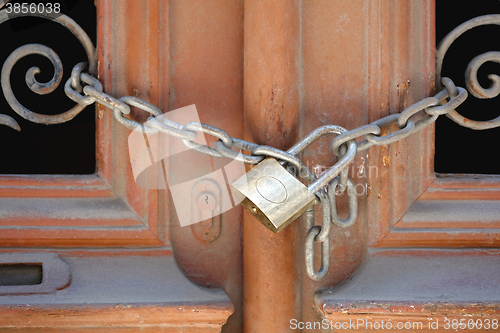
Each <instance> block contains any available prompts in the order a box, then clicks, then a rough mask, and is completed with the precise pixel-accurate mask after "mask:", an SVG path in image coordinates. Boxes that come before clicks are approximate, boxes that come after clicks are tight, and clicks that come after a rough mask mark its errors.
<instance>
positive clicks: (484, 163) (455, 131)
mask: <svg viewBox="0 0 500 333" xmlns="http://www.w3.org/2000/svg"><path fill="white" fill-rule="evenodd" d="M499 13H500V2H499V1H470V2H461V3H460V6H459V7H457V6H456V1H444V0H439V1H436V43H439V41H441V39H442V38H444V36H446V34H448V32H450V31H452V30H453V29H454V28H455V27H457V26H458V25H460V24H461V23H463V22H465V21H467V20H469V19H472V18H474V17H477V16H481V15H486V14H499ZM499 37H500V26H498V25H489V26H485V27H477V28H474V29H472V30H470V31H468V32H467V33H465V34H463V35H462V36H461V37H460V38H459V39H457V40H456V41H455V42H454V43H453V44H452V46H451V47H450V49H449V50H448V52H447V54H446V56H445V59H444V63H443V71H442V76H447V77H450V78H451V79H452V80H453V81H454V82H455V84H456V85H457V86H460V87H464V88H465V78H464V73H465V69H466V68H467V65H468V63H469V62H470V61H471V60H472V59H473V58H474V57H476V56H478V55H480V54H482V53H484V52H488V51H500V44H498V43H497V40H498V38H499ZM489 74H497V75H500V64H497V63H491V62H487V63H485V64H484V65H483V66H481V68H480V69H479V72H478V79H479V82H480V83H481V85H482V86H483V87H485V88H487V87H489V86H490V83H489V79H488V77H487V76H488V75H489ZM457 111H458V112H459V113H460V114H462V115H463V116H465V117H468V118H470V119H473V120H490V119H493V118H496V117H498V116H500V97H496V98H493V99H477V98H475V97H474V96H472V95H471V94H469V97H468V98H467V100H466V101H465V103H463V104H462V105H461V106H460V107H459V108H458V109H457ZM499 139H500V128H496V129H489V130H483V131H476V130H472V129H468V128H465V127H462V126H460V125H458V124H456V123H455V122H453V121H452V120H451V119H449V118H447V117H446V116H441V117H439V118H438V120H437V122H436V154H435V164H434V170H435V171H436V172H439V173H468V174H500V164H498V163H497V161H498V159H497V153H496V150H495V146H496V144H497V143H498V142H499V141H500V140H499Z"/></svg>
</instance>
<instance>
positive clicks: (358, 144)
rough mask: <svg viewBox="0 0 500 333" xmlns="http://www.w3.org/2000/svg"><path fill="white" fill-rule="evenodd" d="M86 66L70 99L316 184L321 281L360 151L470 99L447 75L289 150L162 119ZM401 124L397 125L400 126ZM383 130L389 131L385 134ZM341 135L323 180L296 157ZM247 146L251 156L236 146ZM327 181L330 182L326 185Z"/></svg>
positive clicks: (70, 85)
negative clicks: (387, 109)
mask: <svg viewBox="0 0 500 333" xmlns="http://www.w3.org/2000/svg"><path fill="white" fill-rule="evenodd" d="M84 68H85V65H84V64H82V63H80V64H77V65H76V66H75V68H74V69H73V72H72V75H71V78H70V79H69V80H68V82H66V85H65V92H66V94H67V95H68V97H69V98H71V99H72V100H74V101H75V102H76V103H78V104H79V105H89V104H92V103H94V102H95V103H98V104H101V105H104V106H105V107H107V108H109V109H111V110H112V111H113V115H114V117H115V119H116V120H117V121H118V122H119V123H120V124H122V125H123V126H125V127H126V128H128V129H130V130H135V129H138V128H140V129H141V130H143V131H144V132H145V133H146V134H154V133H157V132H162V133H164V134H168V135H171V136H173V137H176V138H179V139H181V140H182V142H183V143H184V145H186V146H187V147H188V148H190V149H194V150H196V151H198V152H200V153H202V154H207V155H210V156H213V157H227V158H231V159H235V160H238V161H240V162H243V163H246V164H258V163H259V162H260V161H262V160H263V159H264V158H265V157H267V156H271V157H274V158H276V159H277V160H278V161H280V163H281V164H282V165H283V166H285V165H287V164H288V165H289V166H291V168H292V169H294V171H292V173H294V174H295V175H298V176H300V177H302V178H304V179H306V180H307V181H308V182H309V183H310V184H311V185H310V186H309V189H310V190H311V192H313V193H315V194H316V196H317V200H316V202H317V204H320V205H321V206H322V207H323V209H322V223H321V225H314V215H315V213H314V206H313V207H312V208H310V209H309V210H308V211H307V212H306V214H305V220H306V228H307V230H308V231H307V234H306V238H305V246H304V249H305V267H306V272H307V274H308V275H309V277H310V278H311V279H313V280H316V281H317V280H320V279H322V278H323V277H325V276H326V274H327V273H328V268H329V264H330V258H329V254H330V239H329V234H330V222H331V223H333V224H334V225H336V226H338V227H341V228H347V227H350V226H352V225H353V224H354V222H355V221H356V218H357V214H358V202H357V195H356V191H355V183H354V181H353V180H352V179H350V178H349V177H348V166H349V164H350V163H351V162H352V160H353V159H354V157H355V155H356V153H357V152H360V151H363V150H366V149H368V148H370V147H372V146H374V145H376V146H382V145H389V144H391V143H394V142H397V141H400V140H402V139H404V138H406V137H408V136H410V135H411V134H413V133H415V132H417V131H420V130H421V129H423V128H425V127H427V126H429V125H430V124H432V123H433V122H435V121H436V119H437V118H438V117H439V116H440V115H447V114H448V113H450V112H454V109H455V108H456V107H457V106H459V105H460V104H462V103H463V102H464V101H465V99H466V98H467V91H466V90H465V89H463V88H461V87H456V86H455V84H454V83H453V81H452V80H451V79H449V78H446V77H444V78H442V80H441V84H442V85H443V86H444V89H443V90H442V91H440V92H439V93H437V94H436V95H434V96H433V97H428V98H425V99H423V100H421V101H419V102H417V103H415V104H413V105H411V106H409V107H407V108H406V109H404V110H403V111H402V112H400V113H395V114H391V115H388V116H386V117H384V118H381V119H378V120H376V121H374V122H372V123H370V124H367V125H363V126H360V127H358V128H355V129H352V130H350V131H347V130H345V129H344V128H342V127H340V126H335V125H326V126H321V127H319V128H317V129H315V130H314V131H312V132H311V133H309V134H308V135H307V136H306V137H305V138H304V139H302V140H301V141H299V142H297V143H296V144H295V145H294V146H293V147H291V148H290V149H289V150H288V151H284V150H281V149H278V148H274V147H269V146H264V145H258V144H255V143H252V142H248V141H245V140H241V139H238V138H234V137H231V136H230V135H229V134H228V133H227V132H225V131H224V130H222V129H220V128H217V127H215V126H211V125H208V124H204V123H200V122H191V123H188V124H185V125H183V124H180V123H177V122H174V121H172V120H168V119H165V118H164V117H161V115H162V112H161V110H160V109H158V108H157V107H156V106H154V105H152V104H150V103H148V102H146V101H143V100H141V99H139V98H136V97H132V96H124V97H121V98H119V99H116V98H115V97H113V96H110V95H108V94H106V93H104V92H103V91H102V90H103V89H102V84H101V83H100V82H99V81H98V80H97V79H95V78H94V77H92V76H91V75H89V74H87V73H85V72H83V69H84ZM129 105H131V106H134V107H136V108H138V109H140V110H142V111H145V112H147V113H149V114H150V115H151V116H150V117H149V118H148V120H147V121H146V122H145V123H143V124H141V123H139V122H137V121H135V120H132V119H128V118H126V117H125V115H127V114H129V113H130V107H129ZM394 125H395V126H394ZM198 133H206V134H209V135H212V136H214V137H216V138H218V140H217V142H216V143H215V148H212V147H209V146H207V145H202V144H199V143H196V142H194V140H195V139H196V138H197V136H198ZM382 133H386V134H385V135H382ZM328 134H337V136H336V137H335V138H334V139H333V140H332V143H331V149H332V152H333V154H334V155H336V156H337V158H338V159H337V162H336V163H335V164H334V165H333V166H332V167H330V168H329V169H328V170H327V171H326V172H325V173H324V174H323V175H322V177H321V179H319V180H318V179H317V177H316V176H315V175H314V173H313V172H311V170H309V169H308V168H307V167H306V166H305V165H304V164H303V163H302V161H301V160H300V159H299V158H298V157H296V156H297V155H298V154H300V153H301V152H302V151H303V150H304V149H306V148H307V147H308V146H309V145H311V144H312V143H314V142H315V141H316V140H318V139H319V138H321V137H323V136H325V135H328ZM233 148H238V149H239V150H245V151H248V152H250V154H249V155H247V154H243V153H241V152H237V151H235V150H233ZM288 169H289V170H290V168H288ZM325 185H327V186H326V187H325ZM345 190H347V196H348V204H349V217H348V218H347V219H344V220H341V219H340V218H339V217H338V215H337V208H336V207H337V206H336V201H337V199H336V196H337V195H339V194H341V193H343V192H344V191H345ZM315 242H318V243H320V244H321V267H320V269H319V270H318V271H317V270H316V269H315V268H314V243H315Z"/></svg>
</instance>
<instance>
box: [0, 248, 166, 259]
mask: <svg viewBox="0 0 500 333" xmlns="http://www.w3.org/2000/svg"><path fill="white" fill-rule="evenodd" d="M34 251H35V252H43V253H56V254H57V255H59V256H68V257H95V258H100V257H126V256H143V257H160V256H171V255H172V249H171V248H167V247H151V248H147V247H145V248H128V249H110V248H106V247H101V248H83V249H81V248H78V249H60V248H45V249H43V248H42V249H36V250H33V249H26V248H24V249H12V248H10V249H0V254H2V253H33V252H34Z"/></svg>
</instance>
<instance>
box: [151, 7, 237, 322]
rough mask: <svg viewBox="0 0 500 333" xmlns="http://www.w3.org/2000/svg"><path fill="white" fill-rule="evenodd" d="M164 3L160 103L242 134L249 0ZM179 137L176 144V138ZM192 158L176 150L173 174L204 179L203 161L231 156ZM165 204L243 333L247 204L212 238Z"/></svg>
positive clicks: (202, 280) (179, 241)
mask: <svg viewBox="0 0 500 333" xmlns="http://www.w3.org/2000/svg"><path fill="white" fill-rule="evenodd" d="M160 6H165V7H168V10H167V9H166V8H165V15H164V16H162V17H161V18H160V35H162V34H163V35H165V38H167V37H168V46H169V49H168V48H166V46H165V45H164V44H163V43H162V44H161V46H160V47H161V49H160V75H161V76H162V78H161V79H160V84H162V86H163V88H162V89H161V95H160V100H161V101H160V105H165V107H167V106H168V108H169V109H170V110H174V109H177V108H180V107H184V106H187V105H191V104H195V105H196V108H197V111H198V114H199V116H200V120H201V121H202V122H205V123H208V124H210V125H213V126H217V127H219V128H222V129H224V130H225V131H227V133H229V134H230V135H231V136H234V137H238V138H243V58H244V56H243V6H244V2H243V1H227V0H212V1H198V0H183V1H171V2H168V1H160ZM167 14H168V15H167ZM164 43H167V42H164ZM162 53H163V55H161V54H162ZM162 69H163V70H162ZM161 82H163V83H161ZM205 139H206V141H207V143H209V144H213V143H214V142H215V141H216V138H215V137H212V136H210V135H205ZM173 141H174V140H172V142H171V145H172V146H173V145H174V144H177V143H174V142H173ZM178 144H182V143H180V142H178ZM190 158H192V159H191V160H190V163H189V165H188V166H186V165H184V164H181V163H176V157H175V156H174V157H172V158H170V159H169V163H167V164H168V165H167V172H168V174H169V175H170V176H172V177H175V176H177V177H178V175H179V174H183V173H184V172H185V170H186V167H192V169H191V171H192V172H193V173H191V175H195V176H194V177H192V178H197V177H203V176H205V174H206V169H204V168H202V167H197V166H201V165H206V163H207V162H208V161H209V162H210V163H211V165H212V167H213V168H218V166H217V165H218V164H219V165H220V166H221V165H225V164H226V163H228V160H227V159H215V158H214V159H212V160H210V158H209V157H207V156H206V155H202V154H192V155H191V156H190ZM177 160H178V159H177ZM211 171H212V170H211ZM228 182H231V181H228ZM221 190H222V191H225V190H226V189H225V188H221ZM165 192H168V191H165ZM167 205H170V208H167ZM159 208H160V210H161V212H162V214H163V216H164V218H165V219H166V220H168V221H169V222H168V228H166V231H167V232H168V234H169V235H168V237H169V238H170V242H171V244H172V248H173V250H174V255H175V258H176V261H177V263H178V264H179V266H180V267H181V268H182V270H183V272H184V273H185V274H186V276H187V277H188V278H189V279H191V281H193V282H195V283H198V284H200V285H210V286H215V287H223V288H224V290H225V291H226V292H227V294H228V295H229V297H230V298H231V300H232V302H233V303H234V305H235V307H236V308H237V310H236V311H235V313H234V314H233V315H232V316H231V317H230V318H229V320H228V323H227V324H226V328H225V329H226V331H227V332H239V331H240V330H241V326H242V321H243V319H242V314H243V306H242V284H243V282H242V278H243V273H242V235H241V234H242V207H241V206H238V207H235V208H233V209H231V210H228V211H226V212H225V213H223V214H222V215H221V216H220V220H221V232H220V235H218V237H217V238H216V239H215V240H214V241H213V242H209V243H206V242H200V241H199V240H198V239H197V238H196V235H195V233H194V231H195V228H196V227H198V226H199V225H198V226H195V227H192V226H186V227H181V226H180V224H179V221H178V218H177V214H176V211H175V209H174V206H173V204H172V201H171V198H169V196H168V193H164V194H163V197H162V199H161V201H160V207H159Z"/></svg>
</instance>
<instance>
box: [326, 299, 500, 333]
mask: <svg viewBox="0 0 500 333" xmlns="http://www.w3.org/2000/svg"><path fill="white" fill-rule="evenodd" d="M320 311H321V312H322V313H323V315H324V318H326V319H327V320H328V321H331V322H332V323H333V325H335V324H336V323H346V325H345V328H346V329H340V330H338V331H339V332H346V333H347V332H350V333H355V332H366V333H371V332H374V331H378V330H380V331H386V332H397V333H403V332H423V333H431V332H446V331H447V330H450V331H451V328H449V327H446V326H445V325H446V324H447V322H446V321H445V319H448V320H450V322H449V324H451V323H452V321H453V320H457V322H458V323H460V320H464V319H465V323H467V320H469V319H474V320H481V321H482V323H485V322H486V321H485V319H489V321H490V323H491V320H493V319H496V320H500V308H499V307H498V305H495V304H470V305H468V306H464V305H463V304H453V303H448V304H446V303H445V304H430V303H414V302H411V303H408V302H385V303H384V302H381V303H377V302H364V303H360V302H356V303H353V304H352V305H351V306H349V305H347V306H345V307H343V308H342V309H339V308H337V307H335V306H332V305H326V306H324V307H323V308H322V309H320ZM464 314H466V316H464ZM358 321H359V322H358ZM368 322H370V323H371V325H372V326H369V324H368ZM382 322H383V323H384V324H382ZM353 323H354V324H353ZM355 323H359V326H356V324H355ZM388 323H390V325H391V328H390V329H387V327H388V325H389V324H388ZM398 323H399V324H400V325H401V324H402V325H405V324H407V325H410V326H408V327H406V328H405V327H404V326H402V328H401V329H398V326H397V325H398ZM430 323H433V324H432V325H433V326H432V327H430V326H429V325H430ZM377 324H378V325H379V326H378V328H379V329H376V328H377V326H376V325H377ZM337 325H338V324H337ZM349 325H351V326H349ZM380 325H385V326H380ZM374 327H375V328H374ZM380 327H385V328H386V329H381V328H380ZM490 330H491V327H490ZM464 331H466V332H474V333H481V332H485V329H484V328H482V329H477V328H474V327H472V328H466V330H464Z"/></svg>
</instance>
